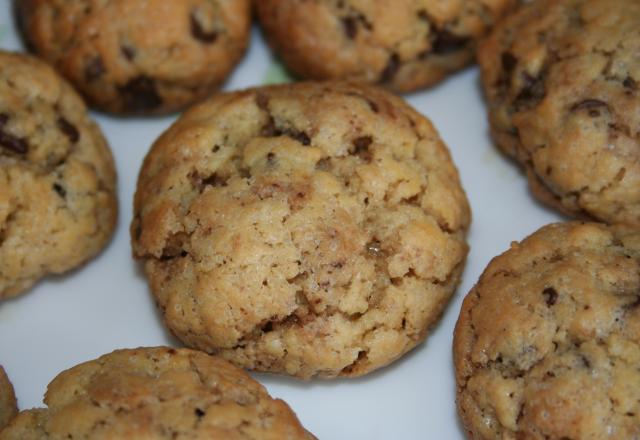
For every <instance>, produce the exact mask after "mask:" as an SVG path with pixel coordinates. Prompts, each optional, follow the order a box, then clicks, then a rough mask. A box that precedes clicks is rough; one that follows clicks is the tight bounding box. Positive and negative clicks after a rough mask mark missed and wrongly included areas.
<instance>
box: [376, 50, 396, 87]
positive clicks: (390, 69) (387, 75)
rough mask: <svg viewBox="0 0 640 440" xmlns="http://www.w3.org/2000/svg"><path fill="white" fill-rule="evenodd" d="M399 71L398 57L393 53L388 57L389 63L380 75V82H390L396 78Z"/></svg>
mask: <svg viewBox="0 0 640 440" xmlns="http://www.w3.org/2000/svg"><path fill="white" fill-rule="evenodd" d="M399 69H400V57H399V56H398V54H397V53H395V52H394V53H392V54H391V56H390V57H389V61H387V65H386V66H385V68H384V70H383V71H382V73H381V74H380V82H382V83H388V82H390V81H391V80H392V79H393V77H394V76H396V73H398V70H399Z"/></svg>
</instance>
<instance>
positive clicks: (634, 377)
mask: <svg viewBox="0 0 640 440" xmlns="http://www.w3.org/2000/svg"><path fill="white" fill-rule="evenodd" d="M453 349H454V360H455V367H456V380H457V386H458V410H459V413H460V416H461V418H462V421H463V423H464V426H465V428H466V429H467V431H468V433H469V438H472V439H478V440H479V439H487V440H488V439H492V440H494V439H504V440H507V439H509V440H515V439H518V440H529V439H531V440H534V439H535V440H561V439H581V440H582V439H584V440H589V439H593V440H596V439H611V440H630V439H637V438H640V231H638V230H633V229H624V228H623V227H621V226H617V227H607V226H604V225H602V224H598V223H586V224H584V223H578V222H573V223H565V224H554V225H550V226H546V227H544V228H542V229H540V230H539V231H537V232H536V233H534V234H533V235H531V236H530V237H528V238H527V239H525V240H524V241H522V242H521V243H514V244H513V245H512V246H511V249H510V250H508V251H507V252H505V253H504V254H502V255H500V256H499V257H496V258H494V259H493V261H492V262H491V263H490V264H489V266H488V267H487V268H486V270H485V271H484V273H483V274H482V277H481V278H480V281H479V282H478V284H476V286H475V287H474V288H473V289H472V290H471V292H470V293H469V295H468V296H467V297H466V299H465V300H464V303H463V305H462V311H461V312H460V318H459V320H458V323H457V325H456V330H455V336H454V346H453Z"/></svg>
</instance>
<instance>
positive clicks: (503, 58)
mask: <svg viewBox="0 0 640 440" xmlns="http://www.w3.org/2000/svg"><path fill="white" fill-rule="evenodd" d="M639 51H640V3H638V2H637V1H631V0H562V1H557V0H542V1H535V2H531V3H529V4H527V5H526V6H524V7H523V8H522V9H521V10H520V11H519V12H517V13H516V14H515V15H513V16H511V17H509V18H508V19H506V20H505V21H504V22H502V23H501V24H500V25H499V26H498V27H497V28H496V29H495V31H494V32H493V34H492V35H491V37H490V38H489V39H488V40H487V41H486V42H485V43H484V44H483V45H482V47H481V48H480V50H479V61H480V65H481V68H482V78H483V84H484V88H485V91H486V95H487V100H488V102H489V107H490V121H491V131H492V133H493V136H494V138H495V139H496V141H497V143H498V145H499V146H500V147H501V148H502V149H503V150H504V151H505V152H506V153H507V154H509V155H511V156H512V157H514V158H515V159H516V160H517V161H518V162H520V163H521V164H522V165H523V166H524V168H525V169H526V172H527V176H528V179H529V185H530V187H531V189H532V191H533V193H534V194H535V195H536V196H537V197H538V198H539V199H540V200H542V201H543V202H545V203H547V204H549V205H551V206H553V207H554V208H556V209H558V210H560V211H562V212H564V213H567V214H569V215H572V216H576V217H583V218H592V219H597V220H599V221H604V222H607V223H625V224H628V225H631V226H634V227H638V226H640V90H639V88H640V85H639V84H640V58H638V56H637V54H638V52H639Z"/></svg>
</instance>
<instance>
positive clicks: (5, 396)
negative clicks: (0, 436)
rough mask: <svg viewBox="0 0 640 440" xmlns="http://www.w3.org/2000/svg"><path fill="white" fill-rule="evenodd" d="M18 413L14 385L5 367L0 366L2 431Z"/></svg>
mask: <svg viewBox="0 0 640 440" xmlns="http://www.w3.org/2000/svg"><path fill="white" fill-rule="evenodd" d="M16 414H18V404H17V402H16V394H15V392H14V391H13V385H11V382H10V381H9V378H8V377H7V373H5V371H4V368H2V366H0V431H2V428H4V427H5V426H6V425H7V424H8V423H9V421H11V419H13V418H14V417H15V415H16Z"/></svg>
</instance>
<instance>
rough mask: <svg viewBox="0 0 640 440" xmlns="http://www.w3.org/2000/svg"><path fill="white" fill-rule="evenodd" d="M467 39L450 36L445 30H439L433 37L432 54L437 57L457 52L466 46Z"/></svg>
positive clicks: (454, 35)
mask: <svg viewBox="0 0 640 440" xmlns="http://www.w3.org/2000/svg"><path fill="white" fill-rule="evenodd" d="M468 42H469V38H467V37H461V36H459V35H456V34H452V33H451V32H449V31H447V30H444V29H443V30H441V31H439V32H438V33H436V35H435V39H434V40H433V45H432V47H433V53H435V54H438V55H448V54H451V53H454V52H457V51H459V50H461V49H463V48H464V47H466V46H467V43H468Z"/></svg>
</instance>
